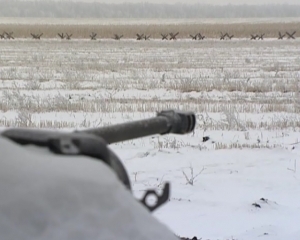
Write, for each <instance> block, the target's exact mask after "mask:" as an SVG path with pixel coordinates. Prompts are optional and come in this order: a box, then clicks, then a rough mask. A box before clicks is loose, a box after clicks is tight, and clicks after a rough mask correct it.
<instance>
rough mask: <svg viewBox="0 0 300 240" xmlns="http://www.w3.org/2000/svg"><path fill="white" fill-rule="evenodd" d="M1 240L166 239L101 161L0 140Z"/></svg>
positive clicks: (164, 230) (163, 230)
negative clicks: (57, 154)
mask: <svg viewBox="0 0 300 240" xmlns="http://www.w3.org/2000/svg"><path fill="white" fill-rule="evenodd" d="M0 152H1V156H2V157H1V167H0V202H1V205H0V216H1V217H0V238H1V239H6V240H13V239H24V240H34V239H45V240H46V239H47V240H50V239H53V240H54V239H70V240H71V239H72V240H73V239H77V240H84V239H99V240H100V239H101V240H102V239H107V240H115V239H128V240H132V239H136V240H139V239H149V240H150V239H170V240H175V239H176V237H175V235H174V234H173V233H172V232H171V231H170V230H168V228H167V227H165V226H164V225H163V224H162V223H160V222H158V221H157V220H156V219H155V218H154V217H152V216H151V214H149V212H148V210H146V208H144V206H142V204H141V203H138V202H137V201H136V200H135V199H134V198H133V197H132V195H131V193H130V192H129V191H128V190H127V189H125V186H123V185H122V183H121V182H119V180H118V179H117V177H116V175H115V174H114V173H113V171H112V170H111V169H110V168H109V167H108V166H106V165H105V164H104V163H103V162H101V161H98V160H97V161H95V160H93V159H91V158H88V157H78V156H75V157H70V156H55V155H52V154H51V153H49V150H47V149H42V148H37V147H34V146H30V147H27V148H26V147H22V146H18V145H17V144H14V143H12V142H11V141H9V140H7V139H4V138H0Z"/></svg>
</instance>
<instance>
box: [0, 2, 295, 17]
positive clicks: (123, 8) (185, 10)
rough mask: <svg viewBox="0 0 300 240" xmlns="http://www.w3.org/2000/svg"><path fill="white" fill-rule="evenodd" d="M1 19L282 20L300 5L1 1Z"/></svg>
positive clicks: (293, 13) (291, 15) (291, 14)
mask: <svg viewBox="0 0 300 240" xmlns="http://www.w3.org/2000/svg"><path fill="white" fill-rule="evenodd" d="M0 3H1V8H0V17H26V18H27V17H38V18H283V17H300V5H288V4H281V5H275V4H271V5H223V6H218V5H205V4H191V5H190V4H179V3H177V4H152V3H122V4H106V3H97V2H85V3H83V2H71V1H53V0H45V1H37V0H36V1H19V0H10V1H7V0H0Z"/></svg>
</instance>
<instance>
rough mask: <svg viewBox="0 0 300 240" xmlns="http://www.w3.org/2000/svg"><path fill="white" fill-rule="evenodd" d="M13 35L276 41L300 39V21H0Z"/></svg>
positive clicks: (17, 36)
mask: <svg viewBox="0 0 300 240" xmlns="http://www.w3.org/2000/svg"><path fill="white" fill-rule="evenodd" d="M3 31H6V32H14V37H16V38H31V35H30V34H31V33H34V34H38V33H43V36H42V37H43V38H56V37H57V33H58V32H64V33H66V32H67V33H69V34H73V36H72V37H73V38H77V39H84V38H89V35H90V34H91V32H96V33H97V34H98V35H97V37H98V38H100V39H101V38H112V37H113V35H114V34H120V35H121V34H122V35H124V38H127V39H131V38H135V37H136V34H137V33H145V34H147V35H151V38H156V39H159V38H161V35H160V34H161V33H170V32H174V33H175V32H179V35H178V37H177V38H178V39H186V38H190V36H189V35H190V34H196V33H198V32H201V34H202V35H205V36H206V38H219V36H220V33H221V32H228V33H229V34H230V35H234V37H235V38H249V37H250V34H262V33H265V38H277V37H278V32H279V31H280V32H283V33H285V32H286V31H288V32H294V31H297V33H296V34H295V36H300V19H299V18H286V19H270V18H266V19H187V20H184V19H175V20H172V19H148V20H145V19H34V18H33V19H22V18H20V19H12V18H0V33H2V32H3Z"/></svg>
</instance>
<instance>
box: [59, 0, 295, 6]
mask: <svg viewBox="0 0 300 240" xmlns="http://www.w3.org/2000/svg"><path fill="white" fill-rule="evenodd" d="M64 1H69V0H64ZM75 1H78V2H85V1H86V2H91V1H92V2H94V1H95V2H104V3H123V2H132V3H141V2H149V3H176V2H182V3H205V4H207V3H208V4H218V5H224V4H229V3H230V4H270V3H272V4H283V3H287V4H300V0H75Z"/></svg>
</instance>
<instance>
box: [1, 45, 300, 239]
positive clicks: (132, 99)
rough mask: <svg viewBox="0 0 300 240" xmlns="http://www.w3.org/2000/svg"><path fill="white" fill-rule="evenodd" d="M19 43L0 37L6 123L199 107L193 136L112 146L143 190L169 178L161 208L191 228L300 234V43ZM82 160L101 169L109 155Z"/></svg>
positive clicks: (97, 120)
mask: <svg viewBox="0 0 300 240" xmlns="http://www.w3.org/2000/svg"><path fill="white" fill-rule="evenodd" d="M17 41H19V42H17ZM17 41H15V42H13V43H12V42H9V41H3V42H1V44H2V45H1V47H2V48H1V51H2V54H1V58H0V63H1V67H0V99H1V101H0V127H1V128H2V130H3V129H5V128H10V127H37V128H49V129H60V130H61V131H71V130H74V129H86V128H89V127H103V126H106V125H111V124H115V123H121V122H126V121H132V120H138V119H144V118H148V117H153V116H154V115H155V112H156V111H160V110H165V109H170V108H173V109H180V110H188V111H189V110H192V111H194V112H195V114H196V116H197V126H196V130H195V132H194V133H191V134H187V135H184V136H178V135H164V136H150V137H146V138H141V139H137V140H130V141H127V142H122V143H117V144H112V145H111V146H110V147H111V148H112V149H113V150H114V151H115V152H116V153H117V154H118V156H119V157H120V158H121V160H122V162H123V163H124V166H125V168H126V169H127V171H128V174H129V176H130V179H131V183H132V188H133V194H134V196H135V197H137V198H139V197H140V196H142V195H143V193H144V192H145V191H146V190H148V189H152V188H153V189H157V190H160V189H161V187H162V186H163V183H164V182H166V181H168V182H170V183H171V197H170V199H169V201H168V202H167V203H166V204H165V205H163V206H162V207H161V208H159V209H158V210H156V211H155V212H154V213H153V216H154V218H156V219H157V220H159V222H161V223H163V224H164V225H166V226H167V227H168V228H169V229H170V230H171V231H173V232H174V233H175V234H177V235H180V236H184V237H193V236H197V237H198V238H202V239H209V240H217V239H219V240H220V239H222V240H225V239H236V240H253V239H272V240H277V239H278V240H282V239H290V240H299V239H300V231H299V227H298V226H299V220H300V201H299V199H300V190H299V171H298V164H299V163H298V161H299V156H300V145H299V142H300V139H299V130H300V125H299V119H300V115H299V109H300V108H299V106H300V105H299V104H300V101H299V99H300V97H299V76H300V72H299V63H300V61H299V60H300V51H299V49H300V48H299V43H300V41H299V40H295V41H289V40H284V41H275V40H266V41H261V42H251V41H247V40H234V41H226V42H218V41H211V40H206V41H203V42H201V44H200V43H195V42H192V41H191V40H190V41H188V40H184V41H177V42H172V43H169V42H168V43H161V42H159V41H149V42H138V43H137V42H135V41H134V40H128V41H127V40H126V41H120V42H118V43H116V42H115V41H111V40H106V41H101V43H99V42H97V43H94V42H88V41H79V40H78V41H77V40H74V41H70V43H68V44H61V42H60V41H58V40H55V41H54V40H53V41H52V40H45V41H43V40H41V41H40V42H39V43H37V42H35V41H32V40H26V41H25V40H24V41H22V40H17ZM19 43H20V44H19ZM37 46H38V47H39V48H38V49H39V50H38V51H37V52H36V51H32V49H36V47H37ZM190 49H192V51H190ZM204 136H209V138H210V139H209V140H208V141H206V142H203V137H204ZM0 147H1V145H0ZM22 151H23V150H22ZM24 151H27V150H24ZM1 156H4V155H3V154H2V152H1ZM51 159H52V158H51ZM68 161H71V160H68ZM78 161H79V160H78ZM75 162H76V160H75V159H74V160H72V163H73V164H75ZM83 162H84V164H83ZM83 162H82V163H78V164H79V165H78V168H79V167H80V168H82V169H84V168H95V169H94V170H93V169H91V171H92V172H93V174H95V175H96V176H98V174H96V170H97V171H98V170H99V171H101V169H100V168H101V167H102V165H101V164H100V165H96V164H95V163H91V162H90V161H89V159H85V160H83ZM28 164H29V163H28ZM49 164H50V163H49ZM98 164H99V163H98ZM23 165H24V167H26V166H27V163H26V164H25V162H24V163H23ZM50 165H51V164H50ZM58 165H59V164H57V165H56V166H58ZM29 166H30V165H29ZM29 166H28V168H29ZM73 167H74V166H73ZM26 169H27V168H26ZM67 169H69V170H70V171H69V174H70V176H72V177H74V176H73V175H72V172H71V168H70V167H68V168H67ZM29 170H30V171H33V169H29ZM0 171H1V170H0ZM18 171H21V169H18ZM43 171H46V169H43ZM61 171H63V169H61V170H59V171H58V172H56V171H54V173H51V172H50V169H49V172H48V173H49V175H46V176H47V177H48V178H49V179H52V177H50V176H52V174H59V173H61ZM73 171H74V173H76V171H77V170H76V169H75V167H74V170H73ZM191 171H193V174H194V176H195V178H194V181H193V182H192V177H191ZM50 173H51V175H50ZM4 174H5V173H4ZM88 175H89V174H82V172H81V177H82V178H85V177H87V178H88V179H89V178H90V177H93V176H94V175H92V176H88ZM5 176H6V175H5ZM46 176H45V177H46ZM55 176H56V175H55ZM61 177H62V176H61ZM72 179H74V178H72ZM32 181H33V180H32ZM78 181H79V180H78ZM188 182H190V183H188ZM0 184H1V183H0ZM2 184H3V182H2ZM24 184H25V183H24ZM28 186H31V185H28V184H27V185H26V188H25V187H24V189H27V187H28ZM32 187H34V186H32ZM62 187H63V186H62ZM70 194H71V193H70ZM99 194H100V193H99ZM127 196H128V199H129V195H127ZM0 197H4V196H2V194H1V195H0ZM130 197H131V196H130ZM262 199H264V200H262ZM18 200H19V199H18ZM254 203H256V204H259V205H260V208H259V207H255V206H254V205H253V204H254ZM93 204H95V206H96V204H99V203H93ZM80 206H82V207H83V209H84V207H87V208H88V206H87V205H84V204H82V205H80ZM93 206H94V205H93ZM76 209H77V208H76ZM79 210H80V209H78V212H77V213H78V214H79V213H80V212H79ZM68 214H71V213H68ZM148 217H149V216H148ZM148 217H146V218H148ZM74 221H76V219H74ZM149 221H150V219H149ZM151 221H153V220H151ZM93 231H94V230H91V234H93V233H95V232H93ZM143 231H144V230H143ZM145 231H146V230H145ZM0 232H1V231H0ZM16 234H17V233H16ZM95 234H97V233H95ZM123 239H124V238H123ZM142 239H144V238H142Z"/></svg>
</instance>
